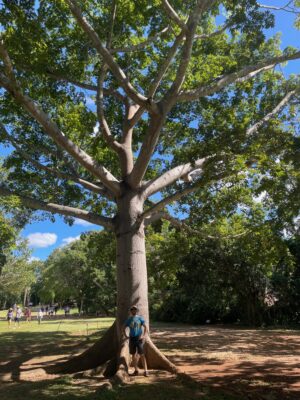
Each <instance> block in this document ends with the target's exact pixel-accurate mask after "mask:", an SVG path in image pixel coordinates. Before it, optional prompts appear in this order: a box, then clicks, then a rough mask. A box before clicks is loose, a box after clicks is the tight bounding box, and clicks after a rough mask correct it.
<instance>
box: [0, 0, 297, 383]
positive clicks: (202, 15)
mask: <svg viewBox="0 0 300 400" xmlns="http://www.w3.org/2000/svg"><path fill="white" fill-rule="evenodd" d="M0 11H1V12H0V23H1V43H0V55H1V59H2V64H1V70H0V85H1V86H2V88H3V90H2V92H1V97H2V98H1V100H2V102H1V123H2V124H1V139H2V141H3V142H5V143H9V144H10V145H12V146H13V147H14V151H13V152H12V153H11V154H10V155H9V156H8V157H7V159H6V161H5V164H4V165H5V168H6V170H7V171H8V173H7V179H5V180H2V182H1V184H0V195H2V196H12V195H17V196H18V197H19V199H20V201H21V202H22V204H23V205H25V206H27V207H29V208H30V209H38V210H44V211H47V212H50V213H60V214H62V215H65V216H66V218H67V219H68V218H70V217H77V218H82V219H85V220H88V221H90V222H93V223H96V224H99V225H102V226H104V227H106V228H109V229H112V230H113V231H114V233H115V235H116V243H117V293H118V295H117V315H116V317H117V318H116V322H115V324H114V325H113V326H112V328H111V329H110V330H109V331H108V332H107V334H106V335H104V337H103V338H102V340H101V341H100V342H99V343H97V344H96V345H95V347H94V348H93V349H92V350H90V351H88V352H86V353H85V354H84V355H81V356H79V358H77V359H74V360H71V361H70V362H68V363H67V366H66V368H68V370H69V371H71V370H78V369H84V368H91V367H93V366H96V365H98V364H101V363H104V362H106V361H108V360H110V362H109V364H108V368H107V371H106V373H107V374H113V373H115V372H117V376H119V377H120V378H122V379H124V378H125V377H126V374H127V370H128V345H127V342H123V341H122V340H121V325H122V323H123V321H124V320H125V318H126V316H127V313H128V309H129V306H130V305H131V304H132V303H136V304H138V306H139V308H140V312H141V314H143V315H144V317H145V319H146V321H147V322H148V321H149V315H148V288H147V269H146V256H145V240H144V226H145V225H147V224H148V223H151V222H154V221H155V220H158V219H159V218H166V219H169V220H170V221H172V223H174V224H177V225H178V226H179V225H182V222H180V220H177V221H176V220H175V219H174V214H176V213H177V215H179V216H180V215H181V216H182V215H183V213H187V214H189V219H188V220H187V221H186V222H189V221H190V222H191V221H192V222H193V223H198V222H200V221H199V219H197V215H198V210H199V206H200V207H202V206H203V204H205V201H206V199H208V198H209V197H210V195H211V194H212V193H214V192H216V191H217V190H218V188H219V187H220V186H223V185H235V184H237V183H238V182H239V181H240V180H244V182H245V183H247V184H248V186H251V187H252V186H253V182H254V178H252V179H251V180H249V179H248V173H246V171H247V170H248V169H251V172H252V174H254V175H256V176H257V187H258V189H257V190H258V191H259V190H260V189H261V187H262V183H263V181H264V180H263V177H267V183H268V184H267V185H265V190H269V191H270V193H271V194H272V195H275V194H276V193H277V192H276V190H275V189H274V190H273V188H274V185H273V180H272V179H269V177H271V178H272V177H273V176H274V174H275V175H276V173H278V170H279V174H282V171H286V176H287V177H288V179H290V180H291V186H289V187H291V188H292V189H291V190H292V191H293V190H294V187H295V186H297V184H298V183H297V182H299V181H298V180H297V179H298V178H297V175H294V168H293V167H294V159H293V157H292V152H293V150H292V149H294V147H293V146H296V147H299V143H298V144H297V142H296V139H295V125H296V124H297V120H296V117H297V113H298V104H299V102H298V100H299V84H298V78H297V77H295V76H294V77H290V78H285V76H284V75H283V74H282V73H281V72H279V71H278V70H277V69H274V67H275V66H276V65H278V64H280V63H282V62H286V61H288V60H293V59H297V58H299V57H300V52H299V51H297V50H295V49H292V48H287V49H286V50H285V51H283V52H281V51H280V49H279V41H278V38H277V37H275V38H271V39H269V40H267V39H266V38H265V35H264V30H265V29H268V28H270V27H272V26H273V23H274V18H273V16H272V14H271V13H270V11H269V10H266V9H265V8H261V7H260V5H259V4H258V3H257V2H256V1H253V0H244V1H242V2H240V1H239V2H237V1H223V2H218V1H214V0H212V1H211V0H209V1H202V0H201V1H186V2H181V1H174V2H173V3H172V5H171V4H170V3H169V2H168V1H167V0H162V1H154V2H151V4H149V3H148V2H147V1H145V0H138V1H126V2H117V1H113V2H106V1H103V2H99V3H97V4H95V3H94V2H93V1H75V0H65V1H63V0H57V1H54V2H53V1H51V2H50V1H46V0H45V1H42V2H39V3H38V4H36V3H35V2H34V1H30V0H26V1H25V0H23V1H22V0H15V1H3V3H2V6H1V10H0ZM221 14H222V15H225V17H222V15H221ZM218 17H220V18H221V19H223V20H224V23H222V24H221V25H218V22H217V21H219V20H220V18H219V19H218ZM92 101H94V106H92V107H91V102H92ZM108 168H109V169H108ZM242 172H244V174H243V173H242ZM275 181H276V182H277V180H275ZM272 190H273V192H272ZM174 202H175V203H176V204H177V205H178V207H177V206H175V207H174V209H173V212H171V214H168V213H167V209H166V207H167V205H169V204H172V203H174ZM207 206H208V207H209V204H208V205H207ZM229 208H230V207H227V212H228V209H229ZM146 357H147V361H148V364H149V367H150V368H165V369H168V370H171V371H175V370H176V368H175V366H174V365H172V364H171V363H170V362H168V360H167V359H166V358H165V357H164V356H163V355H162V354H161V353H160V352H159V351H158V350H157V349H156V347H155V346H154V344H153V343H152V341H151V339H150V337H149V338H148V340H147V344H146Z"/></svg>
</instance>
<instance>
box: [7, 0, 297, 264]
mask: <svg viewBox="0 0 300 400" xmlns="http://www.w3.org/2000/svg"><path fill="white" fill-rule="evenodd" d="M262 4H266V5H275V6H282V5H284V4H286V3H285V2H284V1H279V0H274V1H269V0H266V1H262ZM274 15H275V17H276V25H275V28H274V29H272V30H269V31H268V33H267V36H268V37H269V36H272V35H274V34H275V33H276V32H278V31H280V32H282V48H285V47H287V46H295V47H299V44H300V32H299V31H296V30H295V29H293V28H292V25H293V21H294V19H295V15H293V14H289V13H285V12H282V11H274ZM284 71H285V73H286V74H287V75H289V74H291V73H299V71H300V60H297V61H292V62H290V63H288V65H287V66H286V67H285V68H284ZM8 153H9V148H3V147H1V146H0V157H1V156H5V155H6V154H8ZM99 229H102V228H101V227H99V226H96V225H91V224H88V223H87V222H85V221H81V220H75V223H74V225H73V226H69V225H67V224H65V223H64V222H63V219H62V218H61V217H60V216H56V221H55V223H52V222H50V221H47V220H46V221H40V222H33V223H31V224H28V225H27V226H26V227H25V228H24V229H23V231H22V236H23V237H24V238H27V239H28V241H29V244H30V247H31V248H32V256H33V257H36V258H39V259H42V260H44V259H46V258H47V256H48V255H49V254H50V253H51V252H52V251H53V250H54V249H55V248H57V247H59V246H62V245H64V244H66V243H69V242H71V241H72V240H75V239H76V238H78V237H79V235H80V234H81V233H83V232H87V231H90V230H99Z"/></svg>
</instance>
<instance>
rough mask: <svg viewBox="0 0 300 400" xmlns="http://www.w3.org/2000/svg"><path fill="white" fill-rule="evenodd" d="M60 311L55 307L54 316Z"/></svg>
mask: <svg viewBox="0 0 300 400" xmlns="http://www.w3.org/2000/svg"><path fill="white" fill-rule="evenodd" d="M58 309H59V307H58V306H55V307H54V314H55V315H56V314H57V311H58Z"/></svg>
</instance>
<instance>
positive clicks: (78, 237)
mask: <svg viewBox="0 0 300 400" xmlns="http://www.w3.org/2000/svg"><path fill="white" fill-rule="evenodd" d="M79 239H80V235H78V236H69V237H66V238H64V239H63V240H62V243H63V246H65V245H66V244H70V243H72V242H75V240H79Z"/></svg>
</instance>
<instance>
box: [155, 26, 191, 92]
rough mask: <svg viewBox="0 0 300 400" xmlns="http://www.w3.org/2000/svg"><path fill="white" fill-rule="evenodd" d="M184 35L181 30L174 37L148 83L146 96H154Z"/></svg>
mask: <svg viewBox="0 0 300 400" xmlns="http://www.w3.org/2000/svg"><path fill="white" fill-rule="evenodd" d="M184 37H185V33H184V32H181V33H180V34H179V35H178V36H177V37H176V39H175V41H174V43H173V45H172V46H171V47H170V49H169V51H168V53H167V56H166V58H165V59H164V61H163V63H162V64H161V66H160V67H159V69H158V72H157V75H156V78H155V79H154V80H153V82H152V83H151V85H150V88H149V92H148V96H149V97H154V95H155V93H156V91H157V89H158V87H159V85H160V83H161V81H162V79H163V77H164V75H165V73H166V72H167V70H168V68H169V66H170V65H171V62H172V60H173V58H174V57H175V55H176V53H177V50H178V47H179V45H180V43H181V42H182V40H183V39H184Z"/></svg>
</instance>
